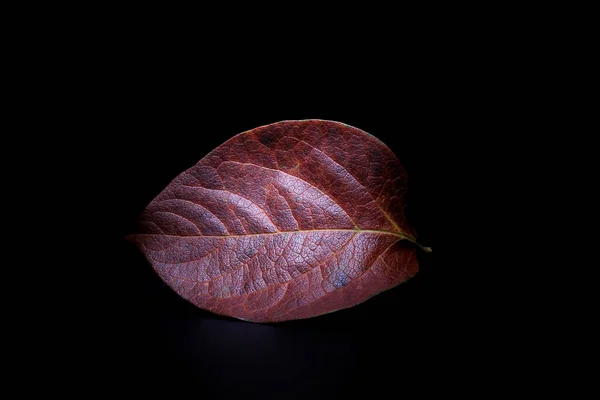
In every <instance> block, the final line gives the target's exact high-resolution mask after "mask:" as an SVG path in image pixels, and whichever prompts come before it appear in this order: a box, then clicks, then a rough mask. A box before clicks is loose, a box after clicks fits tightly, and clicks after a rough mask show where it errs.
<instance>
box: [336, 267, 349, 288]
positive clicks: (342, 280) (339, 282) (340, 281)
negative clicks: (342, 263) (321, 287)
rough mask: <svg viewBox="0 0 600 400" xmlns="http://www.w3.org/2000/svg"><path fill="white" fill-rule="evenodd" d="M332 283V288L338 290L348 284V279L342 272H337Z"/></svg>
mask: <svg viewBox="0 0 600 400" xmlns="http://www.w3.org/2000/svg"><path fill="white" fill-rule="evenodd" d="M332 283H333V286H335V287H336V288H337V289H339V288H342V287H344V286H346V285H347V284H348V283H350V278H349V277H348V275H346V274H345V273H344V271H338V272H337V274H336V275H335V278H334V279H333V282H332Z"/></svg>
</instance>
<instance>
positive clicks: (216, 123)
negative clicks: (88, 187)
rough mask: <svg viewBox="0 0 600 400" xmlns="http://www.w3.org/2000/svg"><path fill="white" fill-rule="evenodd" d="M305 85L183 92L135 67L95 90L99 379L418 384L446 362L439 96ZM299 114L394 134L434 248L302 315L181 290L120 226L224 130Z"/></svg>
mask: <svg viewBox="0 0 600 400" xmlns="http://www.w3.org/2000/svg"><path fill="white" fill-rule="evenodd" d="M175 85H176V84H175ZM304 89H305V90H306V91H305V92H303V93H304V94H303V95H302V96H294V93H293V92H290V89H289V88H281V89H277V88H274V89H267V88H265V89H264V92H263V93H260V95H257V96H251V93H252V90H253V89H250V88H248V89H247V90H246V89H245V88H244V89H242V88H239V87H238V88H237V90H236V91H235V92H228V91H227V90H222V91H221V90H215V89H213V91H211V92H210V93H203V92H202V91H198V92H197V93H195V94H194V95H193V96H192V95H190V94H187V95H186V96H181V92H182V91H185V90H184V89H177V90H171V89H170V88H168V87H161V88H156V87H155V86H152V85H146V84H145V83H144V81H135V82H133V83H131V85H125V86H124V87H121V88H120V89H119V92H118V94H116V95H114V96H112V97H110V100H107V101H106V103H104V104H103V106H102V107H101V109H100V113H99V114H100V117H98V118H99V120H98V121H97V123H98V127H100V130H101V131H102V134H99V135H98V138H99V139H98V141H99V142H100V143H98V145H99V147H100V148H101V149H103V150H104V155H105V159H104V161H103V167H100V166H98V168H100V169H101V168H105V170H104V171H103V173H102V174H101V176H102V178H101V181H100V182H99V183H100V185H98V193H97V194H98V196H99V197H100V198H101V200H102V204H104V207H106V209H107V210H110V212H109V213H107V214H106V215H105V214H103V213H102V214H99V215H102V217H101V218H102V221H101V223H102V224H103V225H104V226H107V227H108V229H107V233H106V235H105V239H107V240H108V246H109V248H110V251H107V252H105V253H104V254H103V255H102V256H101V257H102V259H103V260H102V261H103V264H104V267H103V269H102V270H101V271H100V273H101V274H104V277H105V278H106V280H107V282H109V285H110V286H108V288H107V289H105V293H104V294H103V296H102V298H101V299H98V302H99V303H100V305H101V310H102V312H101V314H100V316H99V319H98V320H96V322H95V323H96V324H97V328H98V330H101V331H102V332H103V334H102V339H101V340H99V341H98V343H97V347H98V350H99V352H100V353H101V356H103V357H107V358H109V359H110V365H111V367H110V368H109V369H108V371H107V372H106V374H107V375H106V380H107V381H110V382H112V381H115V382H127V383H133V384H134V385H136V384H141V385H143V387H144V388H145V389H147V390H150V391H152V390H154V388H156V389H158V386H161V387H164V388H167V389H169V390H170V389H177V390H179V389H186V388H187V389H192V390H193V388H197V390H198V396H203V395H204V393H206V391H214V392H215V393H216V394H217V395H219V394H220V395H222V396H221V398H222V397H227V395H228V394H234V393H239V394H246V395H249V394H252V393H255V392H257V393H258V392H261V391H265V390H266V391H268V392H269V393H271V394H274V395H276V396H278V397H281V398H294V396H297V397H300V396H301V395H304V394H307V395H309V394H310V395H315V394H320V395H323V396H324V395H325V393H331V394H342V393H354V392H355V390H357V388H358V387H360V386H364V387H367V388H369V387H373V385H376V386H391V387H394V388H396V389H395V390H396V391H398V392H400V391H401V388H402V387H403V386H406V385H410V386H413V387H416V388H417V389H419V388H421V389H425V388H426V387H428V385H429V384H427V382H428V381H429V382H430V381H435V379H436V378H437V377H439V376H441V375H443V374H444V372H443V371H444V370H443V367H442V365H445V362H446V360H445V356H444V354H446V350H447V347H448V346H449V343H448V341H447V340H446V338H447V337H448V335H450V334H451V331H452V329H453V326H452V325H451V324H448V321H449V320H451V313H452V310H451V306H450V305H449V302H450V300H451V297H452V295H451V294H450V293H449V292H450V291H449V289H448V288H447V287H445V286H444V285H445V282H444V280H445V278H446V277H447V276H448V274H449V272H448V271H447V270H446V271H444V270H443V269H444V268H447V267H445V266H442V265H439V264H435V263H434V262H433V258H434V257H435V256H436V250H438V251H440V249H437V248H436V243H435V242H434V224H433V221H434V220H435V210H434V208H435V204H436V203H438V202H440V201H442V200H441V199H440V197H441V194H440V193H437V191H436V180H437V179H439V177H440V175H441V174H443V173H448V172H447V171H444V170H443V169H440V166H439V165H436V163H435V161H434V156H433V155H432V149H435V148H436V147H437V145H436V136H437V135H439V134H440V129H441V127H442V125H443V121H442V120H443V119H444V118H445V117H446V116H444V115H443V114H440V113H436V112H434V113H432V110H433V111H435V110H437V108H436V104H435V103H434V100H432V99H431V98H430V97H429V96H427V93H423V94H421V95H418V96H415V95H412V96H408V97H405V98H403V99H402V100H400V99H398V101H394V100H393V99H394V96H393V93H392V96H391V99H392V101H389V100H388V101H386V99H381V98H377V97H376V96H375V95H374V94H373V93H369V92H367V93H365V94H362V93H358V92H356V91H354V90H348V91H340V90H333V89H327V88H321V90H320V91H318V90H316V89H315V90H312V89H310V88H304ZM396 89H398V88H396ZM278 90H281V91H278ZM394 93H398V92H394ZM306 118H319V119H329V120H334V121H340V122H344V123H346V124H349V125H352V126H355V127H357V128H360V129H362V130H364V131H366V132H368V133H371V134H372V135H374V136H376V137H377V138H379V139H381V140H382V141H383V142H384V143H385V144H387V145H388V147H390V148H391V150H392V151H393V152H394V153H395V154H396V155H397V156H398V158H399V159H400V161H401V163H402V164H403V165H404V167H405V168H406V170H407V172H408V176H409V183H410V194H409V200H408V209H407V212H408V218H409V221H410V222H411V223H412V225H413V227H414V228H415V230H416V231H417V233H418V234H419V240H420V242H421V243H422V244H423V245H425V246H431V247H432V248H433V250H434V253H432V254H425V253H423V252H419V255H418V258H419V262H420V268H421V269H420V272H419V273H418V274H417V275H416V276H415V277H414V278H412V279H411V280H409V281H408V282H406V283H404V284H402V285H400V286H398V287H396V288H394V289H392V290H390V291H388V292H385V293H382V294H380V295H378V296H375V297H374V298H372V299H370V300H368V301H367V302H365V303H363V304H361V305H358V306H356V307H354V308H352V309H347V310H342V311H339V312H336V313H332V314H329V315H325V316H321V317H317V318H313V319H308V320H300V321H293V322H286V323H280V324H265V325H261V324H253V323H247V322H243V321H238V320H234V319H230V318H226V317H220V316H217V315H213V314H211V313H209V312H206V311H203V310H200V309H198V308H196V307H195V306H193V305H191V304H190V303H188V302H186V301H185V300H183V299H182V298H180V297H179V296H178V295H177V294H175V293H174V292H173V291H172V290H171V289H169V288H168V287H167V286H166V285H165V284H164V283H163V282H162V281H161V280H160V279H159V278H158V276H157V275H156V274H155V273H154V271H153V270H152V267H151V266H150V264H149V263H148V262H147V261H146V260H145V258H144V257H143V255H142V254H141V252H139V251H138V249H137V248H136V247H135V246H134V245H133V244H131V243H129V242H127V241H126V240H125V239H124V237H125V236H126V235H128V234H131V233H134V232H135V230H136V218H137V216H138V215H139V214H140V213H141V212H142V211H143V209H144V208H145V206H146V205H147V204H148V203H149V202H150V201H151V200H152V199H153V198H154V197H155V196H156V195H157V194H158V193H159V192H160V191H161V190H162V189H163V188H164V187H165V186H166V185H167V184H168V183H169V182H170V181H171V179H173V178H174V177H175V176H176V175H178V174H179V173H181V172H182V171H184V170H185V169H187V168H189V167H191V166H192V165H194V164H195V163H196V162H197V161H198V160H200V159H201V158H202V157H204V156H205V155H206V154H207V153H208V152H209V151H211V150H212V149H213V148H215V147H217V146H218V145H220V144H221V143H223V142H224V141H225V140H227V139H228V138H230V137H231V136H233V135H235V134H238V133H240V132H243V131H246V130H249V129H252V128H255V127H258V126H261V125H265V124H268V123H272V122H276V121H281V120H287V119H306ZM442 134H443V133H442ZM437 151H439V148H438V149H437ZM92 214H93V211H92ZM104 257H106V260H104ZM446 368H447V367H446ZM294 393H295V394H294ZM267 398H269V397H267ZM316 398H318V396H317V397H316Z"/></svg>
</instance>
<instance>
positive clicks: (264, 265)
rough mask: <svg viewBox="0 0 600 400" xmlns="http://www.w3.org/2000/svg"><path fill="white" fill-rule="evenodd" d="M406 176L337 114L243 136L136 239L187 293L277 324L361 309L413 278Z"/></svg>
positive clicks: (184, 177) (187, 177) (171, 198)
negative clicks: (334, 117) (336, 118)
mask: <svg viewBox="0 0 600 400" xmlns="http://www.w3.org/2000/svg"><path fill="white" fill-rule="evenodd" d="M405 195H406V173H405V171H404V169H403V168H402V166H401V165H400V162H399V161H398V159H397V158H396V157H395V156H394V154H393V153H392V152H391V151H390V150H389V149H388V148H387V147H386V146H385V145H384V144H383V143H382V142H380V141H379V140H378V139H376V138H375V137H373V136H371V135H369V134H367V133H365V132H363V131H361V130H359V129H356V128H353V127H351V126H348V125H345V124H342V123H339V122H332V121H322V120H305V121H283V122H278V123H275V124H271V125H267V126H263V127H259V128H256V129H253V130H251V131H248V132H244V133H241V134H239V135H237V136H235V137H233V138H232V139H230V140H228V141H227V142H225V143H224V144H222V145H221V146H219V147H217V148H216V149H215V150H213V151H212V152H211V153H209V154H208V155H207V156H206V157H204V158H203V159H202V160H200V162H198V164H196V165H195V166H193V167H192V168H190V169H189V170H187V171H185V172H183V173H182V174H181V175H179V176H178V177H176V178H175V179H174V180H173V181H172V182H171V183H170V184H169V185H168V186H167V187H166V188H165V189H164V190H163V191H162V192H161V193H160V194H159V195H158V196H157V197H156V198H155V199H154V200H153V201H152V202H151V203H150V204H149V205H148V207H147V208H146V210H145V211H144V213H143V214H142V216H141V233H140V234H137V235H133V236H131V237H130V239H131V240H133V241H134V242H135V243H137V245H138V246H139V248H140V249H141V251H142V252H143V253H144V254H145V256H146V257H147V259H148V260H149V261H150V263H151V264H152V266H153V267H154V269H155V270H156V272H157V273H158V275H159V276H160V277H161V278H162V279H163V280H164V281H165V282H166V283H167V284H168V285H169V286H170V287H171V288H173V289H174V290H175V291H176V292H177V293H178V294H179V295H181V296H182V297H183V298H185V299H187V300H188V301H190V302H192V303H193V304H195V305H196V306H198V307H200V308H203V309H206V310H209V311H212V312H214V313H217V314H222V315H228V316H231V317H235V318H239V319H243V320H249V321H255V322H274V321H285V320H292V319H299V318H309V317H314V316H317V315H321V314H325V313H329V312H333V311H336V310H339V309H342V308H347V307H351V306H353V305H356V304H358V303H361V302H363V301H365V300H367V299H368V298H369V297H371V296H374V295H376V294H378V293H380V292H382V291H385V290H388V289H390V288H392V287H394V286H396V285H398V284H400V283H402V282H404V281H406V280H407V279H409V278H410V277H412V276H413V275H415V274H416V273H417V271H418V264H417V260H416V257H415V251H416V250H415V245H414V244H415V243H416V241H415V233H414V231H413V230H412V229H411V228H410V226H408V224H407V222H406V218H405V216H404V206H405V203H404V199H405Z"/></svg>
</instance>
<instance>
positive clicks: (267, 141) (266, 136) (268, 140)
mask: <svg viewBox="0 0 600 400" xmlns="http://www.w3.org/2000/svg"><path fill="white" fill-rule="evenodd" d="M275 139H277V137H276V136H275V135H273V134H272V133H271V132H266V133H263V134H262V135H260V137H259V138H258V141H259V142H261V143H262V144H264V145H265V146H267V147H271V144H272V143H273V142H274V141H275Z"/></svg>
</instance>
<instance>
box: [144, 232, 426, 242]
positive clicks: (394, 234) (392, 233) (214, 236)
mask: <svg viewBox="0 0 600 400" xmlns="http://www.w3.org/2000/svg"><path fill="white" fill-rule="evenodd" d="M311 232H353V233H370V234H377V235H392V236H396V237H399V238H400V239H405V240H408V241H409V242H412V243H415V244H417V240H416V239H415V238H414V237H413V236H411V235H407V234H405V233H402V232H390V231H380V230H376V229H307V230H297V231H277V232H264V233H245V234H243V235H168V234H165V233H140V234H137V235H133V236H167V237H178V238H228V237H248V236H272V235H283V234H286V233H311Z"/></svg>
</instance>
